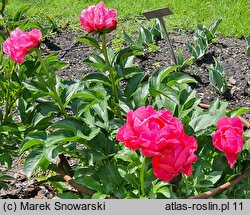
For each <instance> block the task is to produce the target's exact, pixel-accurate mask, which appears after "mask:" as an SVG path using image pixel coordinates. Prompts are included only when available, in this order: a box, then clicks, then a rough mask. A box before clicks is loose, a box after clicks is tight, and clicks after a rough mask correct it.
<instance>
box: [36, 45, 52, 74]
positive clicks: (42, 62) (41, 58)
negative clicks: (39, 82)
mask: <svg viewBox="0 0 250 215" xmlns="http://www.w3.org/2000/svg"><path fill="white" fill-rule="evenodd" d="M35 52H36V54H37V57H38V59H39V61H40V63H41V65H42V68H43V69H44V71H45V72H46V75H48V76H49V71H48V69H47V67H46V65H45V63H44V60H43V57H42V55H41V53H40V50H39V48H38V47H36V48H35Z"/></svg>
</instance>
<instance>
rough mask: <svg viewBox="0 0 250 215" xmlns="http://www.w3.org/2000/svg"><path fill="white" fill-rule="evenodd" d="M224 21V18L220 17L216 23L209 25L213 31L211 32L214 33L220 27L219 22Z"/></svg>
mask: <svg viewBox="0 0 250 215" xmlns="http://www.w3.org/2000/svg"><path fill="white" fill-rule="evenodd" d="M221 22H222V19H221V18H219V19H218V20H217V21H216V22H215V23H214V25H212V26H211V27H209V30H210V31H211V33H212V34H213V35H214V34H215V32H216V30H217V28H218V27H219V24H220V23H221Z"/></svg>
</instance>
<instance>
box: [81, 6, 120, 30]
mask: <svg viewBox="0 0 250 215" xmlns="http://www.w3.org/2000/svg"><path fill="white" fill-rule="evenodd" d="M116 14H117V12H116V10H115V9H113V8H105V7H104V2H100V3H99V4H98V5H96V6H95V5H92V6H89V7H88V8H87V9H85V10H83V11H82V13H81V15H80V16H79V19H80V22H81V27H82V29H83V30H85V31H88V32H106V33H107V32H110V31H112V30H114V29H116V24H117V19H116Z"/></svg>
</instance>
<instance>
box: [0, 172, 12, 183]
mask: <svg viewBox="0 0 250 215" xmlns="http://www.w3.org/2000/svg"><path fill="white" fill-rule="evenodd" d="M5 180H15V178H14V177H12V176H10V175H1V172H0V181H5Z"/></svg>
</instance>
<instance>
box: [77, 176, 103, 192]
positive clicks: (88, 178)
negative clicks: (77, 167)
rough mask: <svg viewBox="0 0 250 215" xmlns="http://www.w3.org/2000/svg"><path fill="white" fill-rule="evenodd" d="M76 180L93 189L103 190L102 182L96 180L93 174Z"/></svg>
mask: <svg viewBox="0 0 250 215" xmlns="http://www.w3.org/2000/svg"><path fill="white" fill-rule="evenodd" d="M75 182H76V183H78V184H82V185H84V186H86V187H88V188H90V189H92V190H96V191H101V190H102V186H101V184H100V183H99V182H98V181H96V180H94V179H93V177H92V176H87V175H85V176H82V177H79V178H76V179H75Z"/></svg>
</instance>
